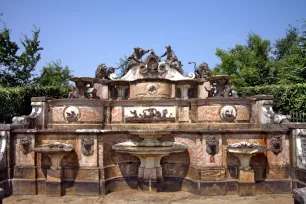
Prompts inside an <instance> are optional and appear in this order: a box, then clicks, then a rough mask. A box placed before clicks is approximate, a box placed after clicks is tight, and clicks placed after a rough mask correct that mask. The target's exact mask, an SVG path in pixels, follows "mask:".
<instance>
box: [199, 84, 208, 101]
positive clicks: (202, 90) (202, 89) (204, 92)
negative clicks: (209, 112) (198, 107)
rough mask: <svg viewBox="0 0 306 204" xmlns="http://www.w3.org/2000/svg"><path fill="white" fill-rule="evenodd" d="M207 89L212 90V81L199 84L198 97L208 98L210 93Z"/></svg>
mask: <svg viewBox="0 0 306 204" xmlns="http://www.w3.org/2000/svg"><path fill="white" fill-rule="evenodd" d="M207 90H210V81H202V83H200V84H198V98H201V99H204V98H207V97H208V95H209V92H208V91H207Z"/></svg>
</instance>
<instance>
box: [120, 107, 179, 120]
mask: <svg viewBox="0 0 306 204" xmlns="http://www.w3.org/2000/svg"><path fill="white" fill-rule="evenodd" d="M124 117H125V121H126V122H131V123H133V122H137V123H139V122H141V123H148V122H162V121H169V122H175V118H176V109H175V107H150V108H147V107H127V108H125V109H124Z"/></svg>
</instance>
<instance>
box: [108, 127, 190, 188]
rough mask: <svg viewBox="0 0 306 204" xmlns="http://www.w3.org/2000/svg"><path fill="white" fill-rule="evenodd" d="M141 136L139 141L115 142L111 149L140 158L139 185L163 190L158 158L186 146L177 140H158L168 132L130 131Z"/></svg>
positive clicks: (183, 148)
mask: <svg viewBox="0 0 306 204" xmlns="http://www.w3.org/2000/svg"><path fill="white" fill-rule="evenodd" d="M131 134H135V135H138V136H139V137H140V138H143V140H142V141H141V142H134V141H128V142H122V143H118V144H115V145H114V146H113V147H112V148H113V150H115V151H117V152H121V153H129V154H131V155H134V156H137V157H138V158H139V159H140V162H141V163H140V167H139V169H138V179H139V181H140V184H141V185H140V187H141V188H142V189H143V190H148V191H161V190H163V186H162V185H163V176H162V168H161V165H160V160H161V158H162V157H164V156H168V155H169V154H170V153H179V152H184V151H185V150H186V149H187V146H186V145H184V144H181V143H179V142H172V141H166V142H160V141H158V138H160V137H162V136H164V135H169V134H170V133H167V132H161V131H141V132H131Z"/></svg>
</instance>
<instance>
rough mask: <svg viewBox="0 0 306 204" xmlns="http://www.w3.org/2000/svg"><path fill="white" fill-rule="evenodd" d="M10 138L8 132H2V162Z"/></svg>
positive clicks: (0, 153) (0, 139) (0, 151)
mask: <svg viewBox="0 0 306 204" xmlns="http://www.w3.org/2000/svg"><path fill="white" fill-rule="evenodd" d="M7 138H8V133H7V132H6V131H1V132H0V148H1V149H0V162H1V161H2V159H3V155H4V153H5V150H6V141H7Z"/></svg>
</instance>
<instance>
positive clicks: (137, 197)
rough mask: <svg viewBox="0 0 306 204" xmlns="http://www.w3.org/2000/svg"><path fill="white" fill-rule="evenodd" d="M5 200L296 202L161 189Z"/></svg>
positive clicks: (74, 203)
mask: <svg viewBox="0 0 306 204" xmlns="http://www.w3.org/2000/svg"><path fill="white" fill-rule="evenodd" d="M3 203H5V204H13V203H18V204H40V203H43V204H51V203H52V204H53V203H56V204H84V203H86V204H98V203H102V204H108V203H116V204H143V203H158V204H186V203H187V204H188V203H190V204H191V203H192V204H200V203H201V204H218V203H220V204H223V203H224V204H225V203H235V204H253V203H256V204H272V203H277V204H293V203H294V201H293V199H292V195H291V194H273V195H258V196H252V197H240V196H236V195H228V196H198V195H193V194H191V193H187V192H182V191H181V192H171V193H166V192H161V193H148V192H138V191H121V192H114V193H111V194H108V195H106V196H95V197H93V196H86V197H83V196H63V197H60V198H55V197H46V196H41V195H35V196H32V195H20V196H17V195H14V196H10V197H7V198H5V199H4V202H3Z"/></svg>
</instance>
